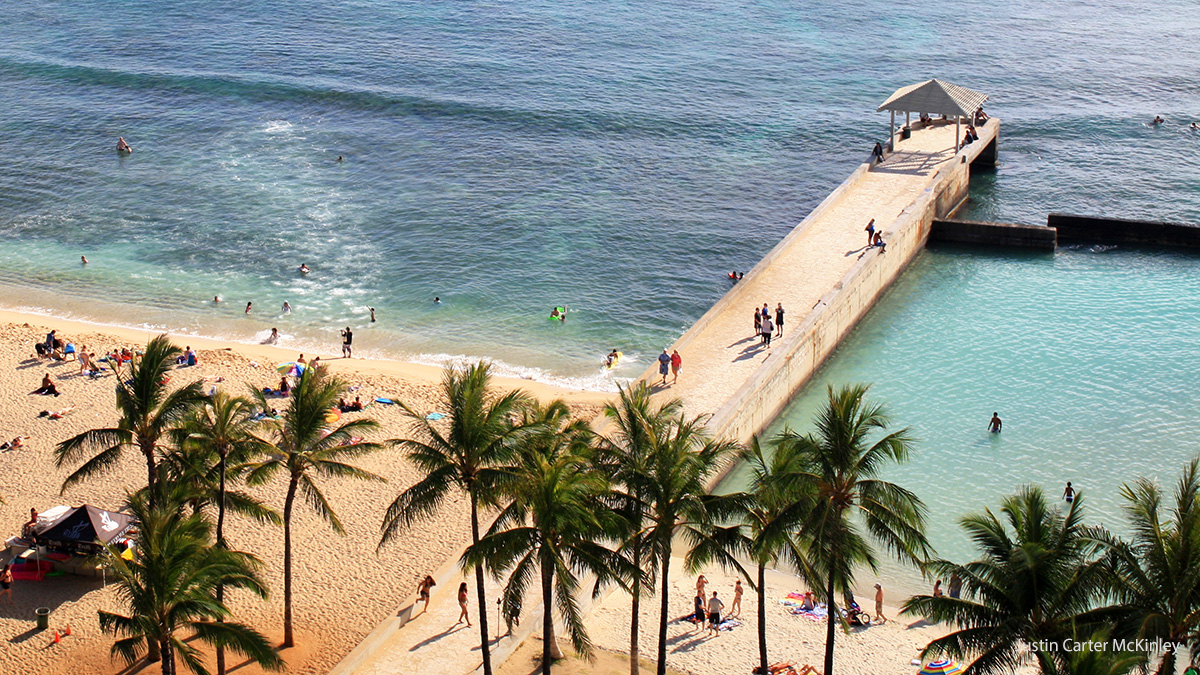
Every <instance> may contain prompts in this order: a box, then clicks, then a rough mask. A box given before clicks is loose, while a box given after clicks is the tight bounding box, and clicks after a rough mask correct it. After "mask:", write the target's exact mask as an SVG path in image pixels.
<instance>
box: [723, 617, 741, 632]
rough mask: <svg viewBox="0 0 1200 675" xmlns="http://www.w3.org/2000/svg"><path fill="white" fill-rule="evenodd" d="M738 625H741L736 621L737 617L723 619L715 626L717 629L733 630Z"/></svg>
mask: <svg viewBox="0 0 1200 675" xmlns="http://www.w3.org/2000/svg"><path fill="white" fill-rule="evenodd" d="M740 625H742V622H741V621H738V620H737V619H725V620H724V621H722V622H721V624H720V625H719V626H717V630H733V629H734V628H737V627H738V626H740Z"/></svg>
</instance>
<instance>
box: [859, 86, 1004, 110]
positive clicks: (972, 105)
mask: <svg viewBox="0 0 1200 675" xmlns="http://www.w3.org/2000/svg"><path fill="white" fill-rule="evenodd" d="M987 98H988V97H987V94H981V93H979V92H977V91H975V90H973V89H967V88H966V87H960V86H958V85H957V84H950V83H949V82H942V81H941V80H926V81H924V82H919V83H917V84H910V85H908V86H907V87H901V88H899V89H897V90H896V93H894V94H892V95H891V96H890V97H888V100H886V101H884V102H883V105H881V106H879V107H878V108H876V110H875V112H883V111H884V110H894V111H896V112H923V113H931V114H934V115H963V116H970V115H972V114H974V113H975V110H976V109H977V108H979V106H981V105H983V102H984V101H986V100H987Z"/></svg>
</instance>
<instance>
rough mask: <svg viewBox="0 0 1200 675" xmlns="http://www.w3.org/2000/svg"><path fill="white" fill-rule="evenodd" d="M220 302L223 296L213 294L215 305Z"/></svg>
mask: <svg viewBox="0 0 1200 675" xmlns="http://www.w3.org/2000/svg"><path fill="white" fill-rule="evenodd" d="M219 302H221V296H219V295H214V296H213V304H214V305H215V304H217V303H219Z"/></svg>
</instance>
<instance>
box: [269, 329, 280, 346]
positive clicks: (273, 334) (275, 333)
mask: <svg viewBox="0 0 1200 675" xmlns="http://www.w3.org/2000/svg"><path fill="white" fill-rule="evenodd" d="M276 342H279V329H278V328H272V329H271V337H269V338H267V344H272V345H273V344H275V343H276Z"/></svg>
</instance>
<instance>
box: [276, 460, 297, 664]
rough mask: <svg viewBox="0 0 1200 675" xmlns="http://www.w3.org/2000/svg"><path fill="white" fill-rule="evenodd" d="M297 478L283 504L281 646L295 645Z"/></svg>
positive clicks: (293, 479)
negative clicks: (294, 540) (294, 570)
mask: <svg viewBox="0 0 1200 675" xmlns="http://www.w3.org/2000/svg"><path fill="white" fill-rule="evenodd" d="M297 483H298V480H297V477H296V476H292V479H291V481H290V482H289V483H288V491H287V499H286V500H285V501H284V502H283V644H282V645H280V647H283V648H284V649H287V648H289V647H292V646H294V645H295V641H294V640H293V639H292V506H293V505H294V503H295V501H296V485H297Z"/></svg>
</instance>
